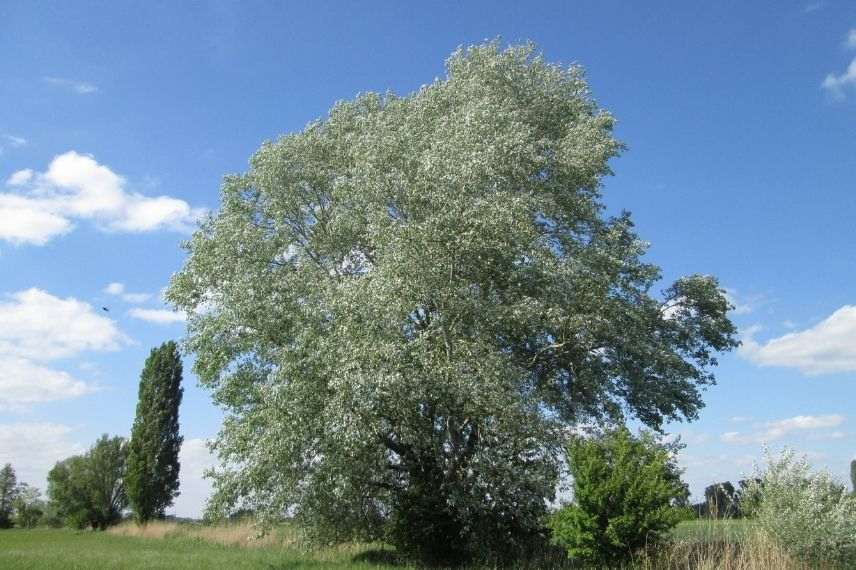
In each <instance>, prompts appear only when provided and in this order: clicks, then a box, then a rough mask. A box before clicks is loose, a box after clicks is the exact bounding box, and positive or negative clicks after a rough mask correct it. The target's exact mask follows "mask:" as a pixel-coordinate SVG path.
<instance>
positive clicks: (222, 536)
mask: <svg viewBox="0 0 856 570" xmlns="http://www.w3.org/2000/svg"><path fill="white" fill-rule="evenodd" d="M715 524H716V523H715V522H712V523H711V525H715ZM714 531H715V527H714V526H712V527H711V532H710V533H709V535H714ZM107 532H108V533H110V534H115V535H120V536H134V537H140V538H149V539H164V538H191V539H199V540H204V541H207V542H212V543H216V544H223V545H227V546H235V547H244V548H268V549H277V548H282V549H288V550H291V551H294V552H296V551H303V552H306V553H309V552H311V558H312V559H313V560H315V561H317V562H332V561H341V560H343V559H350V558H352V557H353V556H355V555H357V554H359V553H361V552H364V551H365V550H366V549H367V548H369V547H374V548H377V547H379V546H380V545H365V544H340V545H335V546H326V547H324V548H321V549H308V548H307V547H306V545H305V544H304V543H302V542H301V540H300V537H299V534H298V533H297V531H296V530H295V529H294V528H291V527H289V526H287V525H283V526H280V527H277V528H275V529H274V530H273V531H271V532H270V533H268V534H265V535H263V536H262V535H260V533H259V532H258V529H257V527H256V526H255V525H254V524H253V523H252V522H251V521H242V522H235V523H225V524H218V525H203V524H194V523H175V522H169V521H154V522H151V523H149V524H148V525H146V526H138V525H137V524H135V523H133V522H126V523H123V524H121V525H119V526H116V527H113V528H111V529H109V530H108V531H107ZM714 536H715V535H714ZM627 568H628V569H634V570H803V569H806V568H815V569H823V568H827V567H825V566H817V565H815V566H809V565H807V564H805V563H803V562H801V561H799V560H796V559H795V558H793V557H792V556H790V555H789V554H788V553H787V552H786V551H785V550H784V549H783V548H782V547H781V546H780V545H779V544H777V543H776V542H775V541H773V540H772V539H770V538H768V537H767V536H766V535H764V534H763V533H762V532H761V531H759V530H752V531H749V532H746V533H745V534H744V535H741V536H737V537H735V536H730V537H728V538H727V539H715V540H698V539H692V538H679V539H676V540H673V541H672V542H669V543H666V544H662V545H660V547H659V548H657V550H655V551H652V552H651V553H649V554H647V555H644V556H639V557H637V558H636V559H635V560H634V561H633V562H632V563H631V564H630V565H629V566H627ZM828 568H831V567H828Z"/></svg>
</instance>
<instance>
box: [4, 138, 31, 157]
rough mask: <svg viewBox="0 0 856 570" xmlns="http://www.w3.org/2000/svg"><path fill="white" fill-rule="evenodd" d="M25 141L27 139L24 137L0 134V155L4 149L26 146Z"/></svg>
mask: <svg viewBox="0 0 856 570" xmlns="http://www.w3.org/2000/svg"><path fill="white" fill-rule="evenodd" d="M27 142H28V141H27V139H25V138H24V137H18V136H15V135H9V134H4V135H0V155H1V154H3V153H4V152H5V151H6V149H10V148H21V147H24V146H27Z"/></svg>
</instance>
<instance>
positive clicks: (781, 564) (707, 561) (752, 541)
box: [634, 531, 831, 570]
mask: <svg viewBox="0 0 856 570" xmlns="http://www.w3.org/2000/svg"><path fill="white" fill-rule="evenodd" d="M634 567H636V568H639V569H641V570H803V569H806V568H827V567H826V566H817V565H814V566H809V565H808V564H806V563H804V562H802V561H800V560H798V559H796V558H794V557H793V556H791V555H790V554H788V552H787V551H786V550H785V549H784V548H782V546H781V545H779V544H778V543H776V542H775V541H774V540H773V539H771V538H769V537H768V536H766V535H765V534H763V533H762V532H760V531H753V532H751V533H748V534H747V535H746V536H744V537H742V538H739V539H737V540H731V541H724V540H723V541H714V542H699V541H692V540H676V541H674V542H672V543H671V544H668V545H664V546H662V547H661V548H660V549H659V550H658V551H657V552H655V553H652V554H651V555H648V556H644V557H642V558H640V559H639V560H637V561H636V564H634ZM829 568H831V566H830V567H829Z"/></svg>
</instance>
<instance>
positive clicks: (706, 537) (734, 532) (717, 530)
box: [672, 519, 752, 543]
mask: <svg viewBox="0 0 856 570" xmlns="http://www.w3.org/2000/svg"><path fill="white" fill-rule="evenodd" d="M751 530H752V522H751V521H748V520H745V519H722V520H710V519H698V520H690V521H683V522H681V523H680V524H678V526H677V527H675V529H674V530H673V531H672V537H673V538H675V539H676V540H684V541H690V542H702V543H711V542H739V541H740V540H741V539H743V538H746V537H747V535H748V534H749V531H751Z"/></svg>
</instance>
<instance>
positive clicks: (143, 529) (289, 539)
mask: <svg viewBox="0 0 856 570" xmlns="http://www.w3.org/2000/svg"><path fill="white" fill-rule="evenodd" d="M107 532H109V533H111V534H116V535H119V536H136V537H139V538H198V539H201V540H206V541H208V542H214V543H217V544H224V545H227V546H242V547H254V548H258V547H289V548H293V547H296V546H297V544H298V537H297V535H296V534H295V533H293V532H289V531H288V529H286V528H278V529H275V530H274V531H273V532H270V533H267V534H264V535H262V534H261V533H260V532H259V530H258V528H257V527H256V526H255V525H254V524H253V523H252V522H250V521H241V522H235V523H226V524H218V525H203V524H194V523H176V522H171V521H152V522H150V523H149V524H147V525H138V524H136V523H134V522H130V521H129V522H124V523H122V524H120V525H117V526H115V527H112V528H110V529H109V530H108V531H107Z"/></svg>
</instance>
